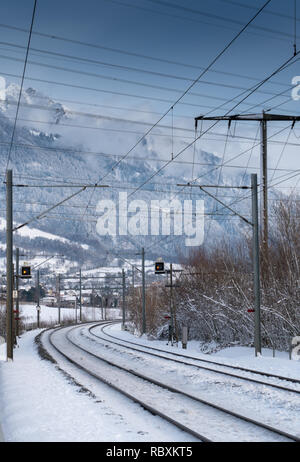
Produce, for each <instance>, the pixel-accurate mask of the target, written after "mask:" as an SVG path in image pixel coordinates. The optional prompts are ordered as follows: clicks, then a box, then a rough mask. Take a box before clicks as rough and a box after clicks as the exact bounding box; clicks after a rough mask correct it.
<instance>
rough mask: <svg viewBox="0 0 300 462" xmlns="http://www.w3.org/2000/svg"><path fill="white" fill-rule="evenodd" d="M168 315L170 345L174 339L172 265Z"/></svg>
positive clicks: (171, 266)
mask: <svg viewBox="0 0 300 462" xmlns="http://www.w3.org/2000/svg"><path fill="white" fill-rule="evenodd" d="M170 314H171V335H172V339H171V345H172V346H173V337H174V313H173V264H172V263H170Z"/></svg>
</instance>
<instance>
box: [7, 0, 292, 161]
mask: <svg viewBox="0 0 300 462" xmlns="http://www.w3.org/2000/svg"><path fill="white" fill-rule="evenodd" d="M263 3H264V2H263V1H258V0H255V1H251V2H249V1H244V0H210V1H199V0H198V1H197V0H185V1H179V0H162V2H160V1H158V2H156V0H85V1H84V2H83V1H76V0H60V1H59V0H51V1H50V0H38V3H37V11H36V17H35V23H34V28H33V30H34V32H35V33H37V32H38V33H44V34H51V35H55V36H61V37H64V38H66V39H70V40H77V41H82V42H86V43H90V44H93V45H95V46H94V47H91V46H85V45H83V44H82V45H80V44H78V43H72V42H70V41H69V42H68V41H64V40H56V39H50V38H45V37H41V36H39V35H36V34H35V33H34V34H33V36H32V42H31V50H30V53H29V63H28V66H27V70H26V79H25V84H24V88H25V89H26V88H28V87H34V88H36V89H38V90H40V91H42V92H43V93H45V94H47V95H50V96H51V97H52V98H57V99H58V100H60V99H65V100H73V101H74V100H76V101H81V102H82V103H86V105H84V104H82V105H78V104H71V103H70V104H69V107H71V108H72V109H76V110H85V111H91V112H97V113H99V112H100V113H102V114H107V115H110V116H113V117H121V118H122V117H123V118H132V119H133V120H140V119H142V120H147V121H148V122H155V121H156V120H157V119H158V117H159V114H162V113H164V111H166V110H167V109H168V108H169V107H170V106H171V104H172V102H174V101H176V99H177V98H178V97H179V96H180V94H181V93H182V92H183V91H184V90H185V89H186V88H187V87H188V85H189V84H190V83H191V81H192V80H193V79H195V78H197V77H198V75H199V74H200V72H201V69H200V68H201V67H202V68H203V67H206V66H207V65H208V64H209V63H210V62H211V61H212V59H213V58H214V57H215V56H216V55H217V54H218V53H219V52H220V51H221V50H222V49H223V48H224V46H225V45H226V44H227V43H229V41H230V40H231V39H232V38H233V37H234V35H235V34H236V33H237V32H238V31H239V30H240V29H241V27H242V25H244V24H246V23H247V22H248V21H249V19H250V18H251V17H252V16H253V15H254V14H255V12H256V10H257V9H258V8H260V7H261V6H262V5H263ZM297 3H299V2H297ZM178 7H179V8H178ZM180 7H184V8H185V10H182V9H180ZM32 8H33V1H32V0H10V1H7V0H3V1H2V2H1V4H0V18H1V20H0V23H1V24H2V26H3V25H9V26H14V27H19V28H24V29H28V28H29V25H30V21H31V14H32ZM187 9H190V10H187ZM298 10H299V11H298V16H299V17H300V5H299V8H298ZM293 11H294V1H293V0H288V1H286V2H282V1H280V0H272V1H271V2H270V4H269V5H268V6H267V7H266V9H265V11H264V12H263V13H261V14H260V15H259V17H257V18H256V19H255V21H254V22H253V26H255V27H250V28H249V29H248V30H247V31H245V32H244V33H243V34H242V36H241V37H239V38H238V40H237V41H236V42H235V43H234V44H233V45H232V46H231V47H230V49H229V50H228V51H227V52H226V53H225V54H224V55H223V56H222V57H221V58H220V59H219V60H218V62H217V63H216V64H215V65H214V67H213V69H214V70H215V71H217V72H208V73H207V74H206V75H205V76H204V77H203V78H202V79H201V81H200V82H199V83H197V85H195V86H194V88H193V90H192V92H193V93H198V94H199V95H201V96H199V95H198V96H196V95H193V94H190V93H189V94H188V95H187V96H185V98H184V99H183V101H182V102H183V103H187V104H180V105H178V106H176V108H175V109H174V115H175V117H178V119H176V120H177V124H178V123H179V122H180V123H181V124H183V125H184V126H185V127H189V128H191V129H192V128H193V117H195V116H196V115H199V114H205V113H207V112H208V111H210V108H213V107H216V106H219V105H220V104H222V103H223V102H224V99H230V98H232V97H234V96H237V95H238V94H239V93H240V92H241V88H249V87H251V86H252V85H253V84H254V83H255V79H262V78H264V77H265V76H267V75H268V74H270V73H271V72H272V71H273V70H275V69H276V68H277V67H278V66H279V65H281V64H282V63H283V62H284V61H285V60H287V59H288V58H289V57H291V56H292V53H293V34H294V29H293V27H294V20H293ZM297 25H298V29H299V30H300V21H299V20H298V21H297ZM271 30H273V31H277V33H273V32H271ZM27 36H28V34H27V33H26V32H25V33H24V32H21V31H16V30H10V29H7V28H5V27H0V42H1V43H0V75H4V76H5V78H6V79H7V82H8V83H10V82H15V83H20V77H8V76H6V74H15V75H17V76H20V75H21V73H22V69H23V60H24V56H25V50H24V49H22V48H16V47H12V46H11V44H15V45H19V46H23V47H24V46H26V43H27ZM3 42H7V43H9V45H8V44H7V43H6V44H4V43H3ZM97 46H100V47H105V48H110V49H112V48H113V49H117V50H120V51H123V53H122V52H121V53H118V52H116V51H112V50H107V49H103V48H99V47H97ZM299 48H300V41H299ZM33 49H38V50H43V51H50V52H54V53H62V54H65V55H72V56H75V57H80V58H84V59H90V60H97V61H101V63H102V64H97V65H96V64H91V63H87V62H85V63H84V62H80V61H76V60H70V59H67V58H65V57H58V56H49V55H47V54H44V53H42V52H40V51H36V50H33ZM126 52H129V53H131V55H128V54H127V53H126ZM137 55H143V56H148V57H153V58H158V59H159V60H160V61H158V60H155V59H147V58H146V57H144V58H143V57H141V56H137ZM5 56H6V58H5ZM7 58H13V59H7ZM15 58H16V59H17V60H15ZM18 60H19V61H18ZM164 60H166V61H176V62H178V63H181V64H171V63H170V62H163V61H164ZM33 61H34V62H36V63H37V64H44V66H39V65H35V64H33V63H32V62H33ZM103 63H108V64H111V65H121V66H128V67H134V68H136V69H140V70H142V71H150V72H152V73H154V72H156V73H165V74H169V75H172V76H176V77H180V79H174V78H171V77H165V76H162V75H153V74H150V73H149V74H147V73H145V72H139V71H138V70H136V71H132V70H125V69H118V68H116V67H109V66H105V65H104V64H103ZM47 66H56V67H65V68H68V69H69V70H73V71H74V72H68V71H66V70H61V69H60V70H59V69H54V68H53V67H47ZM83 73H85V74H83ZM87 73H93V74H97V75H98V76H95V75H94V76H91V75H87ZM224 73H225V74H224ZM298 74H300V71H299V65H298V64H294V65H293V66H291V67H290V68H288V69H287V70H285V71H284V72H282V73H281V74H279V75H278V76H276V77H275V78H274V79H273V81H272V82H269V83H268V84H266V85H265V86H264V87H263V88H262V89H261V90H262V91H263V92H266V93H259V92H257V93H256V94H255V95H253V96H251V97H249V100H247V103H248V105H247V104H243V105H241V106H239V108H238V109H236V111H235V112H239V111H247V109H248V108H249V107H251V105H252V104H257V103H260V102H262V101H264V100H266V99H267V98H269V97H271V96H272V94H274V93H279V92H280V91H283V90H285V89H286V90H287V93H286V95H285V96H284V97H280V98H276V99H275V100H272V101H271V102H270V103H266V104H265V105H263V106H262V105H258V106H257V107H256V108H255V109H253V110H252V111H251V112H256V111H257V110H259V111H261V110H262V109H263V108H264V109H268V108H269V107H272V106H276V105H277V104H280V103H282V102H284V101H286V100H287V99H288V97H290V93H289V90H288V89H289V85H291V79H292V77H294V76H295V75H298ZM100 76H102V77H100ZM105 76H106V77H112V78H114V79H119V80H118V81H116V80H110V79H105V78H103V77H105ZM29 77H33V78H35V79H43V80H49V81H52V82H57V83H60V84H62V85H59V84H54V83H53V84H48V83H42V82H37V81H32V80H30V78H29ZM248 77H249V78H248ZM185 78H186V80H185ZM120 79H122V80H127V82H121V81H120ZM128 81H134V82H135V83H130V82H128ZM68 85H74V86H77V87H83V86H84V87H90V88H93V89H98V91H94V90H86V89H83V88H74V87H68ZM151 85H154V86H156V87H158V86H159V87H163V88H160V89H159V88H152V87H150V86H151ZM224 85H226V86H225V87H224ZM231 87H237V88H231ZM116 93H126V94H127V95H128V94H131V95H132V94H134V95H136V98H135V97H132V96H124V95H123V96H122V95H118V94H116ZM144 97H145V99H143V98H144ZM151 98H153V100H151ZM158 99H163V100H165V101H163V102H160V101H158ZM88 103H89V104H97V105H99V106H98V107H97V108H93V107H92V106H89V105H88ZM231 104H232V103H231ZM299 104H300V102H299V101H293V100H291V99H290V100H289V102H288V103H287V104H284V105H282V106H280V107H279V108H278V109H277V112H283V113H288V112H290V113H293V114H300V108H299ZM101 105H102V109H101ZM105 105H108V106H109V105H110V106H116V107H118V108H119V107H124V108H128V109H131V110H132V111H131V112H130V111H127V109H124V110H123V111H121V110H120V109H111V108H110V109H109V108H105V107H103V106H105ZM225 108H226V109H228V108H230V104H229V105H228V104H227V105H226V106H225ZM225 108H222V109H219V110H217V111H215V112H214V114H216V115H221V114H222V113H224V112H225ZM134 110H137V112H136V113H135V112H134ZM141 110H145V111H150V112H154V113H155V114H148V115H146V114H145V113H141V112H138V111H141ZM25 113H26V109H22V111H21V115H22V114H23V115H24V114H25ZM180 116H185V117H189V118H190V119H182V120H181V119H180ZM164 122H165V123H166V124H170V123H171V118H170V116H168V117H167V118H166V119H165V120H164ZM254 125H255V124H252V125H251V124H248V125H247V127H245V128H242V129H241V130H243V133H244V134H245V133H248V132H249V131H250V132H251V134H252V136H254V135H255V132H256V127H254ZM278 127H282V123H281V124H280V123H279V124H273V126H272V129H270V130H276V129H278ZM140 129H141V128H140ZM72 133H73V132H72V131H70V130H69V131H68V135H69V136H70V137H72V136H73V135H72ZM84 133H85V136H86V133H87V131H85V132H84ZM88 133H89V132H88ZM74 136H75V138H76V140H77V141H78V139H77V138H78V137H79V138H80V136H81V135H79V131H78V130H77V131H76V133H74ZM109 136H110V138H109ZM111 136H112V135H107V138H106V139H105V140H104V141H103V144H104V146H105V147H106V149H111V150H112V151H114V150H115V151H116V152H120V145H117V144H115V146H114V148H113V146H112V143H113V142H115V140H114V139H112V138H111ZM88 138H89V140H91V139H93V143H91V147H93V144H97V142H98V139H97V138H95V137H94V138H93V137H92V136H91V137H90V136H89V135H88ZM135 140H136V136H135V135H132V136H128V137H127V139H126V143H125V144H122V146H121V153H122V152H123V151H126V149H129V148H130V147H131V146H132V144H133V143H134V142H135ZM161 147H162V148H164V145H162V146H161ZM209 147H210V148H211V150H212V152H214V153H216V154H218V155H222V150H223V148H222V146H221V143H220V142H219V143H216V144H213V143H211V144H210V145H209V146H208V147H207V149H208V148H209ZM177 148H178V149H179V148H180V146H179V144H178V146H177ZM279 148H280V147H279ZM279 148H278V149H279ZM156 149H157V150H159V146H156ZM168 150H170V149H169V148H168ZM279 154H280V151H278V155H279ZM168 155H169V152H168ZM190 155H191V153H190ZM276 155H277V153H276ZM271 162H272V160H271Z"/></svg>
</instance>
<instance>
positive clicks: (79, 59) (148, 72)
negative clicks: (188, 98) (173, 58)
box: [0, 42, 287, 95]
mask: <svg viewBox="0 0 300 462" xmlns="http://www.w3.org/2000/svg"><path fill="white" fill-rule="evenodd" d="M1 44H2V45H8V46H11V47H15V48H18V49H25V48H26V47H23V46H22V45H17V44H15V43H11V42H0V45H1ZM33 51H35V52H38V53H41V54H48V55H50V56H54V57H62V58H67V59H72V60H74V61H76V62H84V63H89V64H95V65H101V66H106V67H112V68H118V69H122V70H126V71H132V72H140V73H143V74H146V75H155V76H158V77H164V78H169V79H175V80H180V81H184V82H187V81H189V82H193V79H192V78H191V77H186V76H184V77H183V76H178V75H174V74H166V73H163V72H157V71H151V70H146V69H143V68H137V67H130V66H124V65H120V64H115V63H107V62H104V61H98V60H94V59H88V58H84V57H81V56H75V55H67V54H64V53H57V52H53V51H48V50H42V49H39V48H32V47H31V52H33ZM0 57H1V58H4V59H9V60H13V61H15V60H18V59H17V58H14V57H12V56H5V55H0ZM28 63H29V64H34V65H36V66H46V67H52V68H53V69H59V70H64V71H68V72H73V73H81V71H77V70H76V69H68V68H66V67H57V66H53V65H50V64H44V63H41V62H33V61H28ZM85 74H86V73H85ZM87 75H91V76H94V77H101V78H110V79H114V78H113V77H108V76H104V77H103V76H101V75H98V74H91V73H87ZM126 82H127V81H126ZM129 82H130V83H133V82H131V81H129ZM127 83H128V82H127ZM137 84H139V83H137ZM201 84H204V85H212V86H217V87H223V88H233V89H238V90H246V88H245V87H241V86H237V85H230V84H226V83H223V82H212V81H211V80H201ZM286 86H287V85H286ZM178 91H181V90H178ZM258 93H262V94H270V95H274V92H270V91H258Z"/></svg>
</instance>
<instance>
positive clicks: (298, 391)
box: [88, 325, 300, 395]
mask: <svg viewBox="0 0 300 462" xmlns="http://www.w3.org/2000/svg"><path fill="white" fill-rule="evenodd" d="M97 327H99V325H95V326H91V327H90V328H89V329H88V330H89V333H90V334H91V335H93V336H94V337H96V338H98V339H100V340H102V341H106V342H110V343H112V344H114V345H118V346H121V347H123V348H128V349H131V350H133V351H138V352H141V353H145V354H149V355H151V356H155V357H158V358H162V359H169V360H170V361H173V362H175V363H178V364H183V365H185V366H193V367H196V368H198V369H204V370H206V371H209V372H216V373H218V374H221V375H225V376H228V377H233V378H237V379H240V380H245V381H248V382H253V383H259V384H261V385H266V386H269V387H272V388H277V389H279V390H283V391H290V392H292V393H295V394H299V395H300V387H299V389H297V388H291V387H287V386H284V385H279V384H276V383H272V382H268V381H263V380H259V379H257V378H254V377H249V376H243V375H238V374H236V373H232V372H229V371H228V370H227V371H226V370H221V369H214V368H211V367H207V366H204V365H201V363H202V364H215V365H216V366H221V367H224V368H227V369H232V370H241V371H242V372H248V373H251V374H253V375H260V376H265V377H269V378H272V379H276V380H280V381H284V382H291V383H295V384H298V385H300V380H297V379H294V378H289V377H284V376H280V375H276V374H271V373H268V372H261V371H256V370H255V369H247V368H243V367H239V366H233V365H229V364H224V363H218V362H214V361H210V360H207V359H200V358H195V357H192V356H188V355H181V354H180V353H175V352H172V351H166V350H163V349H159V348H156V347H152V346H148V345H141V344H139V343H136V342H132V341H128V340H123V339H120V338H118V337H115V336H113V335H111V334H108V333H107V332H105V331H104V329H105V327H107V325H104V326H102V328H101V332H102V333H103V334H105V337H100V336H99V335H97V334H95V333H93V332H92V331H93V330H94V329H96V328H97ZM106 337H108V339H107V338H106ZM111 339H113V340H111ZM126 344H127V345H126ZM132 345H134V346H132ZM151 350H152V351H156V352H160V353H165V354H167V355H170V356H176V357H178V358H179V357H180V358H182V359H174V358H172V357H170V356H165V355H163V354H157V353H150V351H151ZM185 359H191V360H193V361H194V362H193V363H192V362H187V361H185Z"/></svg>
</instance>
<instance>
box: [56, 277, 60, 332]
mask: <svg viewBox="0 0 300 462" xmlns="http://www.w3.org/2000/svg"><path fill="white" fill-rule="evenodd" d="M56 294H57V295H56V297H57V307H58V324H60V274H59V275H58V276H57V277H56Z"/></svg>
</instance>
